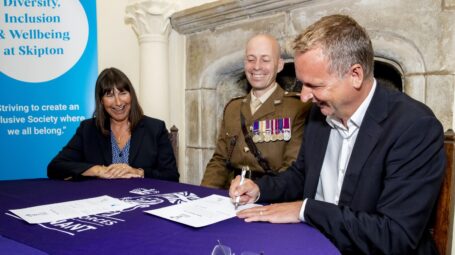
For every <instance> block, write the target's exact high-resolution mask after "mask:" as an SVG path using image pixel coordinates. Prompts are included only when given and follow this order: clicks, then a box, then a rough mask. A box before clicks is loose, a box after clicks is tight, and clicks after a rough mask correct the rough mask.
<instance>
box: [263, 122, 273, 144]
mask: <svg viewBox="0 0 455 255" xmlns="http://www.w3.org/2000/svg"><path fill="white" fill-rule="evenodd" d="M271 124H272V123H271V121H270V120H265V132H264V141H265V142H270V139H271V138H272V134H271V131H272V129H271Z"/></svg>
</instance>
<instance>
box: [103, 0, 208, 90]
mask: <svg viewBox="0 0 455 255" xmlns="http://www.w3.org/2000/svg"><path fill="white" fill-rule="evenodd" d="M168 1H173V2H176V3H177V5H178V9H179V10H183V9H187V8H190V7H193V6H198V5H201V4H204V3H209V2H213V1H216V0H168ZM130 2H132V0H115V1H112V0H96V12H97V22H98V28H97V30H98V69H99V72H101V70H103V69H104V68H107V67H116V68H118V69H120V70H122V71H123V72H124V73H125V74H126V75H127V76H128V77H129V78H130V80H131V82H132V83H133V84H134V88H135V89H136V90H137V89H138V87H139V44H138V40H137V37H136V34H135V33H134V31H133V30H132V29H131V27H130V26H128V25H126V24H125V21H124V19H125V8H126V6H127V5H128V3H130ZM138 93H140V91H138Z"/></svg>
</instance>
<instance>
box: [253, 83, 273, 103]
mask: <svg viewBox="0 0 455 255" xmlns="http://www.w3.org/2000/svg"><path fill="white" fill-rule="evenodd" d="M276 88H277V83H276V82H274V83H273V84H272V87H271V88H270V89H269V90H268V91H267V92H265V93H264V95H262V96H260V97H256V96H255V95H254V94H253V90H251V101H253V99H255V98H257V99H259V101H261V103H262V104H263V103H265V101H267V99H269V97H270V96H271V95H272V94H273V92H275V90H276Z"/></svg>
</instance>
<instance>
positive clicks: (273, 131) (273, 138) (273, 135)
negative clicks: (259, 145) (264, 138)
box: [270, 119, 277, 142]
mask: <svg viewBox="0 0 455 255" xmlns="http://www.w3.org/2000/svg"><path fill="white" fill-rule="evenodd" d="M276 123H277V119H273V120H272V137H271V138H270V139H271V140H272V141H273V142H275V141H276V138H277V133H276V132H277V130H276Z"/></svg>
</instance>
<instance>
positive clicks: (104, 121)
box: [93, 67, 144, 135]
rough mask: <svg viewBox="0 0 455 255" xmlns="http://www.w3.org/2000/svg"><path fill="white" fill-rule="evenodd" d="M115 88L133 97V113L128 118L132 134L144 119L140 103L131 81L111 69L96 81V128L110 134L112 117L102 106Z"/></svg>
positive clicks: (114, 69) (101, 74)
mask: <svg viewBox="0 0 455 255" xmlns="http://www.w3.org/2000/svg"><path fill="white" fill-rule="evenodd" d="M114 88H117V89H118V90H119V91H128V92H129V93H130V97H131V111H130V113H129V116H128V120H129V122H130V128H131V132H133V130H134V128H135V127H136V126H137V124H138V123H139V121H140V120H141V119H142V118H143V117H144V112H143V111H142V108H141V106H140V105H139V101H138V99H137V96H136V92H135V91H134V87H133V85H132V84H131V81H130V79H128V77H127V76H126V75H125V74H124V73H123V72H122V71H120V70H119V69H117V68H114V67H111V68H106V69H104V70H103V71H102V72H101V73H100V74H99V75H98V79H97V80H96V86H95V111H94V112H93V117H94V118H95V119H96V126H97V127H98V128H99V129H100V130H101V132H102V133H103V134H104V135H109V134H110V129H109V126H110V117H109V114H108V113H107V112H106V109H104V106H103V104H102V99H103V96H105V95H106V94H107V93H110V92H112V90H113V89H114Z"/></svg>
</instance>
